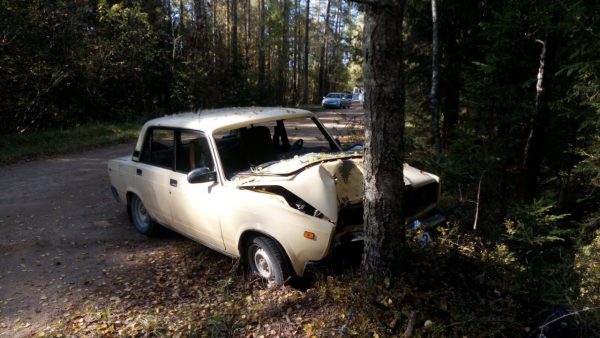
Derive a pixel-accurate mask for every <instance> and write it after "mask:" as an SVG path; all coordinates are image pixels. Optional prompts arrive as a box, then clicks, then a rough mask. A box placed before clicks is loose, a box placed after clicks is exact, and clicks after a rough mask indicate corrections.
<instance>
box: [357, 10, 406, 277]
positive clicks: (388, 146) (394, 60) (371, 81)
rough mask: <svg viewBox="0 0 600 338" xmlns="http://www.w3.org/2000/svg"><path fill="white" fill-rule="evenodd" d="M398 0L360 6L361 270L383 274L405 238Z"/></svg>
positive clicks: (402, 70) (397, 253) (403, 95)
mask: <svg viewBox="0 0 600 338" xmlns="http://www.w3.org/2000/svg"><path fill="white" fill-rule="evenodd" d="M404 5H405V2H404V1H403V0H380V1H369V2H368V3H367V5H366V6H365V7H366V9H365V28H364V39H365V40H364V44H365V47H364V57H365V59H364V79H365V89H366V91H365V110H366V111H365V159H364V161H365V162H364V168H365V183H364V188H365V189H364V191H365V197H364V202H363V203H364V220H365V246H364V252H363V258H362V270H363V272H365V273H367V274H378V275H381V274H387V273H389V272H390V271H389V267H390V265H391V263H392V262H393V261H394V260H396V259H397V258H398V255H399V254H400V252H401V249H402V247H403V246H404V242H405V232H404V215H403V208H402V206H403V200H404V198H403V192H404V177H403V163H404V101H405V93H404V69H403V56H402V55H403V41H402V21H403V18H404Z"/></svg>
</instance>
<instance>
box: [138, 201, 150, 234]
mask: <svg viewBox="0 0 600 338" xmlns="http://www.w3.org/2000/svg"><path fill="white" fill-rule="evenodd" d="M136 209H137V212H136V216H137V219H138V221H139V222H138V223H139V225H140V226H142V227H144V228H146V227H148V223H149V222H150V216H149V215H148V211H146V208H145V207H144V204H142V201H140V200H137V201H136Z"/></svg>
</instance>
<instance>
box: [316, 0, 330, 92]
mask: <svg viewBox="0 0 600 338" xmlns="http://www.w3.org/2000/svg"><path fill="white" fill-rule="evenodd" d="M330 13H331V0H327V9H326V10H325V21H324V22H323V26H324V29H323V45H322V46H321V56H320V57H319V93H318V95H325V69H326V68H327V60H326V55H327V48H328V40H329V15H330Z"/></svg>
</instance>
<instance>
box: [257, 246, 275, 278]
mask: <svg viewBox="0 0 600 338" xmlns="http://www.w3.org/2000/svg"><path fill="white" fill-rule="evenodd" d="M254 265H255V266H256V270H257V272H258V274H259V275H261V276H262V277H264V278H266V279H271V278H272V277H273V276H272V272H271V266H272V264H271V259H270V258H269V255H267V253H266V252H265V251H264V250H263V249H260V248H258V249H257V250H256V252H254Z"/></svg>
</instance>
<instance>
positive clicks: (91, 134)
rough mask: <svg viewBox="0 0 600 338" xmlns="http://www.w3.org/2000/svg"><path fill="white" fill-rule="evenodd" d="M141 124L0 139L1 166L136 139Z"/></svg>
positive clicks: (96, 124)
mask: <svg viewBox="0 0 600 338" xmlns="http://www.w3.org/2000/svg"><path fill="white" fill-rule="evenodd" d="M140 128H141V125H140V124H137V123H121V124H108V123H106V124H98V123H95V124H86V125H80V126H77V128H74V129H48V130H44V131H39V132H36V133H30V134H25V135H23V134H8V135H3V136H2V138H0V164H8V163H12V162H16V161H20V160H26V159H33V158H38V157H41V156H50V155H56V154H64V153H68V152H73V151H78V150H83V149H87V148H93V147H98V146H103V145H109V144H115V143H121V142H128V141H133V140H135V139H137V136H138V133H139V130H140Z"/></svg>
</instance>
